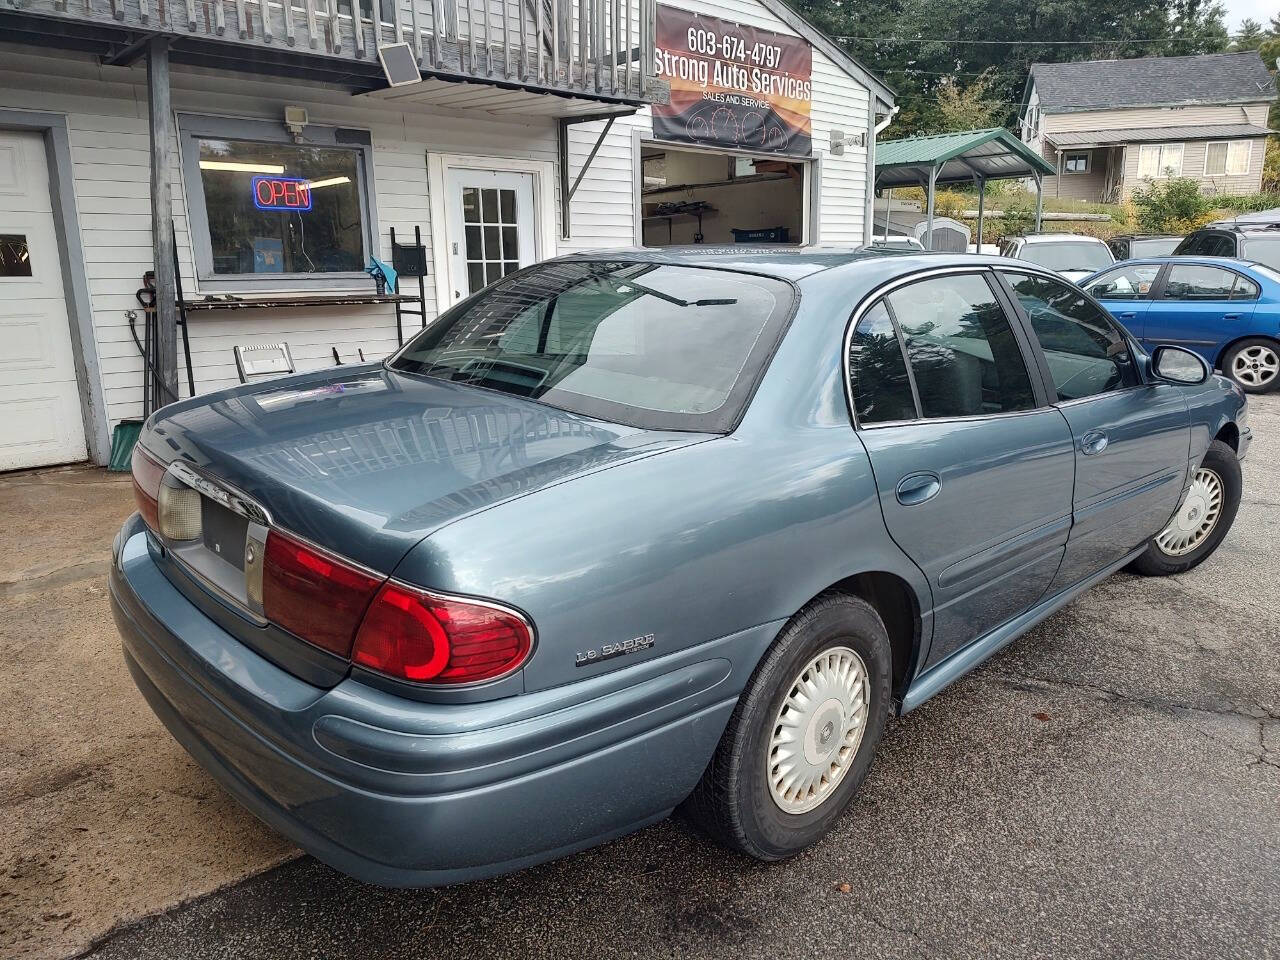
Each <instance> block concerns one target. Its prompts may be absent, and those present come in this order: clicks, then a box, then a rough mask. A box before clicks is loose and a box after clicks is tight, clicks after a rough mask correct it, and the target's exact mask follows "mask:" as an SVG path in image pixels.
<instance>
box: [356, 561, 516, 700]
mask: <svg viewBox="0 0 1280 960" xmlns="http://www.w3.org/2000/svg"><path fill="white" fill-rule="evenodd" d="M532 649H533V632H532V630H531V629H530V628H529V624H528V623H527V622H526V621H525V620H524V618H523V617H521V616H520V615H519V614H516V613H515V612H513V611H510V610H507V609H505V608H502V607H497V606H492V605H490V604H486V603H480V602H477V601H469V600H462V599H459V598H457V597H443V596H440V595H438V594H433V593H428V592H427V591H425V590H416V589H414V588H413V587H409V586H406V585H404V584H399V583H386V584H384V585H383V587H382V589H381V590H379V591H378V595H377V596H376V597H375V598H374V600H373V603H372V604H370V605H369V612H368V613H367V614H365V618H364V623H362V624H361V625H360V632H359V633H358V634H357V635H356V644H355V649H354V650H353V651H352V660H354V661H355V662H356V663H358V664H360V665H361V666H364V667H368V668H369V669H370V670H376V671H378V672H379V673H385V674H388V675H389V676H393V677H398V678H400V679H402V680H411V681H414V682H416V683H442V684H456V683H476V682H478V681H481V680H492V679H494V678H496V677H500V676H503V675H505V674H508V673H511V672H512V671H513V670H515V669H516V668H518V667H519V666H520V665H521V664H523V663H524V661H525V660H526V659H527V658H528V656H529V651H530V650H532Z"/></svg>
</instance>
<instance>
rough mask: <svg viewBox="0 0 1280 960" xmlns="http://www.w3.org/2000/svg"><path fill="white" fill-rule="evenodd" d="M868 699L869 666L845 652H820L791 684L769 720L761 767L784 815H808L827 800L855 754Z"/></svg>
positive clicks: (864, 720)
mask: <svg viewBox="0 0 1280 960" xmlns="http://www.w3.org/2000/svg"><path fill="white" fill-rule="evenodd" d="M870 696H871V687H870V682H869V681H868V679H867V667H866V664H864V663H863V662H862V658H861V657H860V656H858V655H857V654H856V653H854V652H853V651H852V650H850V649H849V648H848V647H832V648H831V649H829V650H824V651H823V652H822V653H820V654H818V655H817V656H816V657H814V658H813V659H812V660H810V661H809V662H808V664H806V665H805V667H804V669H803V670H801V671H800V674H799V676H797V677H796V678H795V680H794V681H793V682H792V684H791V689H790V691H788V693H787V696H786V698H785V699H784V700H783V701H782V706H780V707H779V708H778V714H777V716H776V717H775V718H774V721H773V736H772V737H770V739H769V747H768V756H767V757H766V758H765V768H766V770H767V773H768V778H769V793H770V795H771V796H772V797H773V802H774V803H776V804H777V805H778V808H779V809H780V810H782V811H783V812H784V813H807V812H808V811H810V810H812V809H813V808H814V807H816V806H818V805H819V804H820V803H822V802H823V801H824V800H826V799H827V797H829V796H830V795H831V793H832V792H833V791H834V790H835V788H836V787H837V786H839V784H840V781H841V780H843V779H844V775H845V773H846V772H848V770H849V767H850V766H851V765H852V764H853V758H854V757H855V756H856V755H857V753H858V745H859V744H861V743H862V734H863V731H864V730H865V729H866V726H867V704H868V702H869V700H870Z"/></svg>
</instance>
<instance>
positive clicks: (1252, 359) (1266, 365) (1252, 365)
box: [1222, 337, 1280, 393]
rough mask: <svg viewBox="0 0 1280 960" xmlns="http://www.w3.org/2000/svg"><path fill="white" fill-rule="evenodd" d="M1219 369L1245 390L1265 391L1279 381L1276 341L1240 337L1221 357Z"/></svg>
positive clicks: (1279, 370) (1279, 347)
mask: <svg viewBox="0 0 1280 960" xmlns="http://www.w3.org/2000/svg"><path fill="white" fill-rule="evenodd" d="M1222 372H1223V373H1225V374H1226V375H1227V376H1228V377H1230V378H1231V379H1232V380H1234V381H1235V382H1236V383H1238V384H1240V386H1241V388H1242V389H1243V390H1244V391H1245V392H1246V393H1266V392H1267V391H1268V390H1272V389H1274V388H1275V387H1276V386H1277V385H1278V384H1280V343H1276V342H1275V341H1274V340H1268V339H1267V338H1266V337H1250V338H1248V339H1247V340H1241V341H1240V342H1239V343H1237V344H1235V345H1234V346H1232V348H1231V349H1230V350H1228V351H1227V353H1226V356H1224V357H1223V358H1222Z"/></svg>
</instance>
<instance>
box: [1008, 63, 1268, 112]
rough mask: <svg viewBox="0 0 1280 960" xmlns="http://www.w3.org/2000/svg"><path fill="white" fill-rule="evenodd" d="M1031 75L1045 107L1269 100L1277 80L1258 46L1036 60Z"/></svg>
mask: <svg viewBox="0 0 1280 960" xmlns="http://www.w3.org/2000/svg"><path fill="white" fill-rule="evenodd" d="M1031 79H1032V81H1033V82H1034V83H1035V88H1036V92H1037V93H1039V95H1040V105H1041V107H1042V108H1043V109H1044V111H1045V112H1047V113H1069V112H1071V111H1075V110H1107V109H1113V108H1116V107H1148V106H1157V105H1169V104H1183V103H1244V102H1249V101H1258V100H1271V99H1272V98H1274V97H1275V95H1276V84H1275V80H1273V79H1272V77H1271V75H1270V74H1269V73H1267V68H1266V66H1265V65H1264V64H1263V62H1262V57H1260V56H1259V55H1258V52H1257V51H1256V50H1247V51H1244V52H1242V53H1211V54H1205V55H1203V56H1196V57H1140V58H1137V59H1133V60H1086V61H1082V62H1077V63H1036V64H1032V66H1031Z"/></svg>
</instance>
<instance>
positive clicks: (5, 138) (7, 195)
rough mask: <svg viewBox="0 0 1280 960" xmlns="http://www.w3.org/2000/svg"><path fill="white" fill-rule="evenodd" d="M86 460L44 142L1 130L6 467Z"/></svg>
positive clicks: (0, 395) (2, 443) (1, 392)
mask: <svg viewBox="0 0 1280 960" xmlns="http://www.w3.org/2000/svg"><path fill="white" fill-rule="evenodd" d="M84 458H85V438H84V421H83V420H82V419H81V413H80V389H79V386H78V385H77V383H76V371H75V360H74V357H73V354H72V348H71V330H70V328H69V327H68V325H67V303H66V299H65V297H64V296H63V287H62V267H61V264H60V263H59V261H58V240H57V236H56V235H55V234H54V230H53V207H52V204H51V202H50V198H49V168H48V165H47V163H46V161H45V150H44V138H43V137H42V136H41V135H40V134H38V133H25V132H24V133H16V132H12V131H7V130H0V470H16V469H19V468H22V467H39V466H45V465H47V464H51V463H70V462H72V461H74V460H83V459H84Z"/></svg>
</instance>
